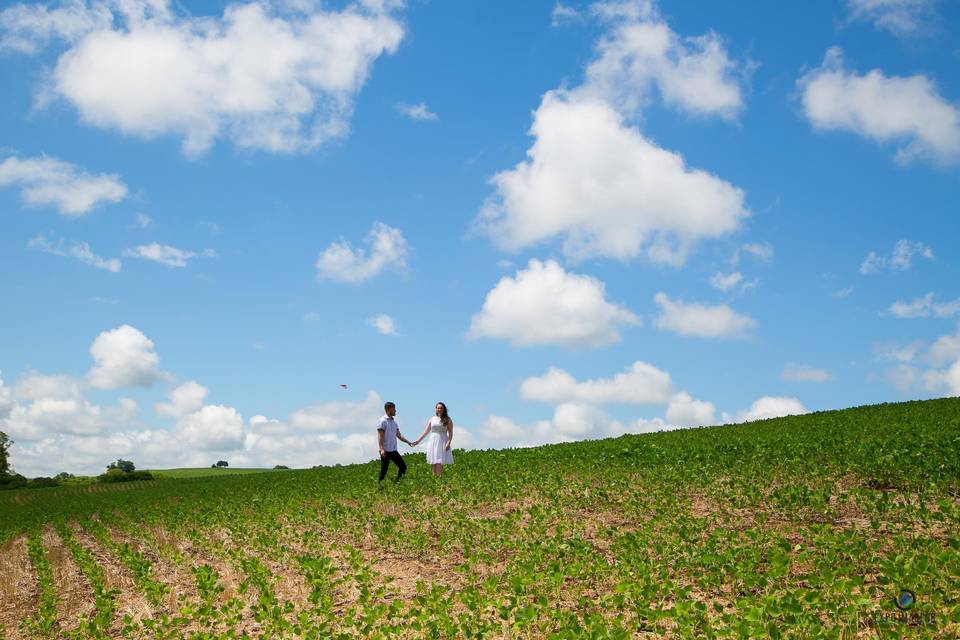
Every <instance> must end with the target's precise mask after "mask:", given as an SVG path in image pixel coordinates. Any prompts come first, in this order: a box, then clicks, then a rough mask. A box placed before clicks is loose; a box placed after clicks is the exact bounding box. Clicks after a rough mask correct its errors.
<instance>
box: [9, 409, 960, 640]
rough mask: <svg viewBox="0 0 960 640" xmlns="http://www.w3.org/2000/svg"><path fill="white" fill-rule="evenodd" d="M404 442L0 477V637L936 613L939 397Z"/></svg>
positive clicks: (893, 618) (900, 620) (498, 627)
mask: <svg viewBox="0 0 960 640" xmlns="http://www.w3.org/2000/svg"><path fill="white" fill-rule="evenodd" d="M407 460H408V463H409V464H410V471H409V473H408V475H407V478H405V479H404V481H403V482H402V483H400V484H396V485H395V484H393V483H390V482H387V483H385V484H384V486H383V487H382V488H379V487H378V486H377V483H376V480H375V478H376V463H373V462H371V463H368V464H362V465H352V466H345V467H339V468H320V469H314V470H303V471H276V472H273V473H259V474H251V475H240V476H238V475H224V476H222V477H215V476H214V477H210V476H208V477H200V478H188V479H170V480H164V481H154V482H131V483H121V484H117V485H93V486H89V487H62V488H56V489H48V490H43V489H37V490H33V491H17V492H8V494H9V495H0V542H2V548H0V575H2V577H3V579H2V580H0V624H2V625H3V634H5V637H7V638H24V637H28V638H33V637H35V638H54V637H70V638H103V637H131V638H181V637H182V638H198V639H200V638H236V637H250V638H358V639H359V638H486V637H492V638H660V637H663V638H667V637H674V638H764V637H773V638H802V639H806V638H855V637H856V638H874V637H884V638H886V637H897V638H956V637H958V634H960V399H945V400H932V401H926V402H912V403H904V404H892V405H878V406H870V407H861V408H856V409H850V410H845V411H833V412H824V413H816V414H810V415H806V416H797V417H788V418H781V419H777V420H769V421H764V422H758V423H752V424H743V425H733V426H724V427H714V428H706V429H693V430H685V431H674V432H665V433H657V434H649V435H640V436H624V437H620V438H616V439H609V440H599V441H590V442H580V443H574V444H563V445H555V446H548V447H539V448H532V449H519V450H509V451H475V452H462V451H459V452H457V454H456V464H455V465H454V466H453V467H451V468H450V469H449V470H448V472H447V473H445V474H444V476H443V477H442V478H440V479H435V478H433V477H432V476H431V475H430V474H429V470H428V469H427V468H426V464H425V461H424V459H423V456H422V455H412V456H408V457H407ZM391 473H392V472H391ZM911 594H912V595H913V599H912V601H911V598H910V597H909V596H910V595H911ZM898 597H900V598H901V600H900V603H901V606H902V607H903V609H900V608H898V607H897V606H895V599H897V598H898Z"/></svg>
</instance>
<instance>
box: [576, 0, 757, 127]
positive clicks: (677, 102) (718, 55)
mask: <svg viewBox="0 0 960 640" xmlns="http://www.w3.org/2000/svg"><path fill="white" fill-rule="evenodd" d="M628 4H634V5H635V12H633V13H625V12H624V11H623V9H626V8H628V7H627V6H626V5H628ZM618 9H619V10H618ZM594 13H595V14H597V15H600V16H601V17H602V18H605V19H606V20H607V22H609V23H610V28H609V30H608V31H607V32H606V33H605V34H604V36H603V37H601V38H600V41H599V42H598V43H597V47H596V48H597V58H596V59H595V60H594V61H593V62H591V63H590V65H589V66H588V67H587V71H586V82H585V83H584V85H583V86H582V87H581V88H580V90H581V91H583V92H585V93H588V94H594V95H599V96H602V97H604V98H606V99H607V100H609V101H610V102H611V103H613V104H616V105H618V107H619V108H620V110H622V111H624V112H631V111H634V110H636V109H637V108H639V107H642V106H643V104H644V102H646V101H647V100H648V99H649V97H648V96H649V94H650V93H651V90H652V88H653V87H656V88H657V90H658V92H659V94H660V96H661V98H662V99H663V101H664V102H665V103H667V104H669V105H671V106H675V107H678V108H680V109H682V110H684V111H687V112H689V113H693V114H697V115H718V116H720V117H723V118H726V119H731V118H733V117H734V116H735V115H736V114H737V113H738V112H739V111H740V110H741V109H742V108H743V97H742V94H741V90H740V81H741V76H742V75H743V70H742V69H741V68H740V66H739V65H738V64H737V63H736V62H734V61H733V60H732V59H731V58H730V56H729V55H728V54H727V51H726V49H725V48H724V46H723V42H722V41H721V39H720V37H719V36H718V35H717V34H715V33H713V32H708V33H707V34H705V35H702V36H698V37H693V38H684V37H681V36H680V35H678V34H677V33H675V32H674V31H673V30H672V29H671V28H670V27H669V26H668V25H667V23H666V22H664V21H663V19H662V17H661V16H660V15H659V13H658V12H657V11H656V9H655V7H654V6H653V3H650V2H643V3H622V2H620V3H611V2H608V3H599V4H598V5H596V6H595V7H594Z"/></svg>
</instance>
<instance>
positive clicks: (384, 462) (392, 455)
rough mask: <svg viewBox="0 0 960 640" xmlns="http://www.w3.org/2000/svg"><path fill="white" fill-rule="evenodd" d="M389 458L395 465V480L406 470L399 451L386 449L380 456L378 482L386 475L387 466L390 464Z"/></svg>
mask: <svg viewBox="0 0 960 640" xmlns="http://www.w3.org/2000/svg"><path fill="white" fill-rule="evenodd" d="M391 460H393V464H395V465H397V480H399V479H400V478H402V477H403V474H405V473H406V472H407V463H406V462H404V461H403V456H401V455H400V452H399V451H387V452H385V453H384V454H383V455H382V456H380V478H379V479H378V480H377V481H378V482H383V479H384V478H386V477H387V467H389V466H390V461H391Z"/></svg>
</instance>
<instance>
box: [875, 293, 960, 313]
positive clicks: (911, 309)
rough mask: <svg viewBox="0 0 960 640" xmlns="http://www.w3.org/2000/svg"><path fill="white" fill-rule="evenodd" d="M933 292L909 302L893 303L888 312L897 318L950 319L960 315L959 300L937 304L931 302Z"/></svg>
mask: <svg viewBox="0 0 960 640" xmlns="http://www.w3.org/2000/svg"><path fill="white" fill-rule="evenodd" d="M933 297H934V296H933V292H932V291H931V292H929V293H927V294H926V295H925V296H921V297H919V298H916V299H915V300H911V301H910V302H900V301H899V300H898V301H897V302H894V303H893V304H892V305H890V309H889V312H890V313H892V314H893V315H895V316H896V317H898V318H929V317H931V316H933V317H934V318H950V317H952V316H955V315H958V314H960V298H957V299H956V300H951V301H950V302H941V303H937V302H934V301H933Z"/></svg>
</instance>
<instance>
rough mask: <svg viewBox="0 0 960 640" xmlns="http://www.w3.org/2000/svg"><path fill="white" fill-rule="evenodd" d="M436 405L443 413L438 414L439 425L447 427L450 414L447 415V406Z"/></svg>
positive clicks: (440, 403)
mask: <svg viewBox="0 0 960 640" xmlns="http://www.w3.org/2000/svg"><path fill="white" fill-rule="evenodd" d="M437 404H438V405H439V406H440V407H442V408H443V411H442V412H441V413H440V424H442V425H443V426H445V427H449V426H450V414H449V413H447V405H445V404H443V403H442V402H438V403H437Z"/></svg>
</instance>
